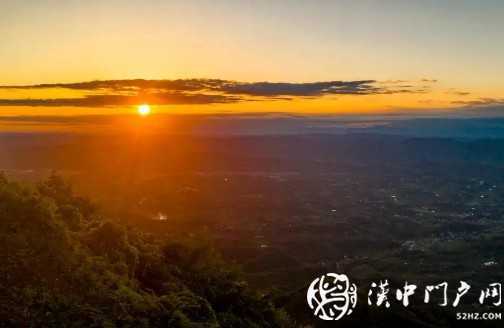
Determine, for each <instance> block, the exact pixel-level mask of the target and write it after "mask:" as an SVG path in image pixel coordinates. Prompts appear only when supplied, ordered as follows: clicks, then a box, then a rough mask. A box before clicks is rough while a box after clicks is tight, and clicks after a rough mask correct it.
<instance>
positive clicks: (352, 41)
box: [0, 0, 504, 116]
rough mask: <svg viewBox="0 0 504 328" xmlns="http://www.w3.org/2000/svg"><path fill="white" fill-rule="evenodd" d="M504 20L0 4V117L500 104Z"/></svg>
mask: <svg viewBox="0 0 504 328" xmlns="http://www.w3.org/2000/svg"><path fill="white" fill-rule="evenodd" d="M502 17H504V2H503V1H500V0H485V1H466V0H445V1H441V0H439V1H431V0H423V1H414V0H411V1H401V0H396V1H393V0H381V1H379V0H367V1H366V0H360V1H359V0H348V1H344V0H341V1H336V0H334V1H325V0H319V1H296V0H289V1H288V0H285V1H280V0H279V1H266V0H264V1H262V0H256V1H239V0H234V1H231V0H229V1H226V0H213V1H206V0H198V1H187V0H186V1H175V0H174V1H161V0H143V1H136V0H131V1H116V0H109V1H103V0H102V1H95V0H88V1H73V0H67V1H57V0H44V1H35V0H24V1H14V0H2V1H1V2H0V35H2V39H1V44H0V58H1V59H2V60H1V61H0V116H30V115H31V116H33V115H91V114H92V115H95V114H121V113H130V112H134V111H135V108H136V106H138V105H140V104H142V103H148V104H150V105H151V106H152V108H153V111H154V112H159V113H165V112H167V113H237V112H239V113H244V112H247V113H249V112H288V113H304V114H321V113H323V114H359V113H372V114H376V113H388V112H408V111H418V110H423V111H426V112H429V111H437V110H446V109H451V110H460V109H461V108H462V109H464V108H467V107H471V108H474V107H478V108H479V107H481V108H484V107H486V106H492V108H495V106H499V105H503V104H504V81H503V78H502V77H503V76H504V43H503V42H502V38H503V31H504V20H503V19H502ZM91 81H101V82H100V83H97V82H91Z"/></svg>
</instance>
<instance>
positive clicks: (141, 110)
mask: <svg viewBox="0 0 504 328" xmlns="http://www.w3.org/2000/svg"><path fill="white" fill-rule="evenodd" d="M137 112H138V115H140V116H147V115H149V114H150V112H151V108H150V106H149V105H147V104H143V105H140V106H138V109H137Z"/></svg>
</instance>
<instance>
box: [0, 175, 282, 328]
mask: <svg viewBox="0 0 504 328" xmlns="http://www.w3.org/2000/svg"><path fill="white" fill-rule="evenodd" d="M0 220H1V221H0V222H1V223H0V257H1V258H0V263H1V265H0V277H1V279H0V322H1V323H2V324H4V325H9V326H11V325H13V326H37V327H40V326H49V327H50V326H58V327H61V326H67V327H70V326H71V327H115V326H120V327H156V326H163V327H286V326H292V323H291V322H290V321H289V319H288V318H287V315H286V314H285V313H284V312H283V310H281V309H277V308H276V307H275V306H274V305H272V303H271V301H270V300H268V299H267V298H266V297H264V296H261V295H259V294H258V293H256V292H254V291H252V290H251V289H250V288H249V287H247V285H246V284H245V283H244V282H243V281H241V280H240V279H239V276H238V275H237V273H236V271H235V270H233V268H232V267H230V266H229V265H226V264H225V263H224V262H223V261H222V260H221V259H220V257H219V256H218V255H217V254H216V253H215V252H213V251H212V249H211V248H209V247H208V246H207V245H200V244H198V243H197V242H190V243H188V242H178V241H173V240H171V241H170V240H160V239H159V238H154V237H152V236H150V235H146V234H144V233H141V232H138V231H135V230H134V229H132V228H130V227H125V226H122V225H120V224H118V223H114V222H112V221H109V220H107V219H105V218H103V217H102V216H101V215H100V212H99V211H98V210H97V209H96V208H95V206H93V204H92V203H91V202H90V201H89V200H87V199H84V198H81V197H78V196H75V195H74V194H73V193H72V189H71V187H70V186H69V185H68V184H67V183H65V182H64V181H63V180H62V179H61V178H59V177H58V176H54V175H53V176H51V177H50V178H48V179H47V180H46V181H43V182H41V183H39V184H38V185H37V186H36V187H33V186H22V185H20V184H18V183H15V182H11V181H8V179H6V178H5V176H3V175H0ZM0 325H1V324H0Z"/></svg>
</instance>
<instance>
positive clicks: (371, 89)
mask: <svg viewBox="0 0 504 328" xmlns="http://www.w3.org/2000/svg"><path fill="white" fill-rule="evenodd" d="M54 88H64V89H70V90H79V91H83V92H87V94H83V96H82V97H79V98H52V99H32V98H26V99H0V106H79V107H106V106H120V105H134V104H138V103H142V102H148V103H150V104H154V105H178V104H214V103H235V102H240V101H248V100H292V99H294V98H295V97H310V98H316V97H323V96H326V95H373V94H394V93H420V92H425V89H424V88H425V87H423V88H419V87H417V86H415V85H413V84H407V85H396V83H387V82H379V81H376V80H358V81H325V82H310V83H290V82H238V81H230V80H219V79H179V80H142V79H136V80H106V81H90V82H79V83H54V84H37V85H24V86H9V85H7V86H0V89H22V90H28V91H29V90H32V89H54ZM89 92H92V93H93V94H91V95H90V94H89Z"/></svg>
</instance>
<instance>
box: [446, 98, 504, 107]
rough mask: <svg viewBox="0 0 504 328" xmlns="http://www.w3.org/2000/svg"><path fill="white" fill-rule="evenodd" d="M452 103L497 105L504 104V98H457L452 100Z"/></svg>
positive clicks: (484, 105) (473, 105)
mask: <svg viewBox="0 0 504 328" xmlns="http://www.w3.org/2000/svg"><path fill="white" fill-rule="evenodd" d="M452 104H456V105H462V106H466V107H486V106H496V105H504V98H479V99H474V100H467V101H463V100H457V101H452Z"/></svg>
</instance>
